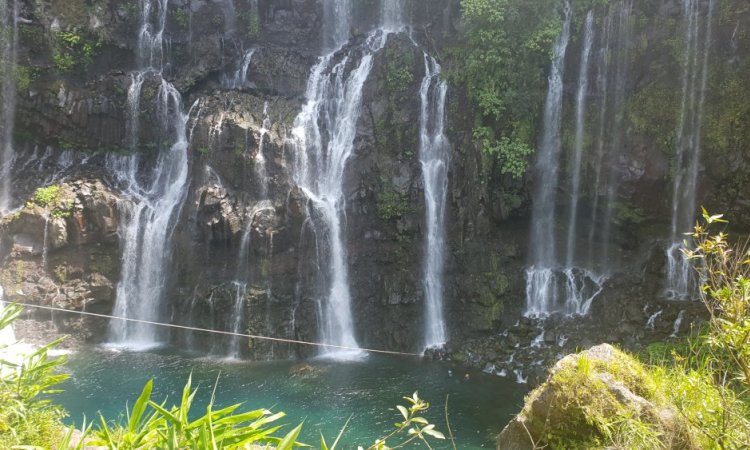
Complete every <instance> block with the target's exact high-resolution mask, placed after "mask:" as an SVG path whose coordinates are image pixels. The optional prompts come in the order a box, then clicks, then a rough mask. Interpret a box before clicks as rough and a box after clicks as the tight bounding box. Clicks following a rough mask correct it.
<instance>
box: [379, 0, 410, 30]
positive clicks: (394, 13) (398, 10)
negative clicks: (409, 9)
mask: <svg viewBox="0 0 750 450" xmlns="http://www.w3.org/2000/svg"><path fill="white" fill-rule="evenodd" d="M403 2H404V0H381V3H380V24H381V27H382V28H383V29H384V30H388V31H394V32H396V31H400V30H401V29H402V28H403V27H404V5H403Z"/></svg>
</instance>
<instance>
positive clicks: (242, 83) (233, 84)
mask: <svg viewBox="0 0 750 450" xmlns="http://www.w3.org/2000/svg"><path fill="white" fill-rule="evenodd" d="M256 50H257V49H255V48H251V49H250V50H248V51H246V52H245V54H244V55H243V56H242V61H240V64H239V66H238V67H237V70H236V71H235V72H234V74H232V77H231V78H229V77H227V79H226V80H225V81H224V84H225V85H226V86H227V87H228V88H230V89H242V88H245V87H247V71H248V70H249V69H250V63H252V62H253V55H255V51H256Z"/></svg>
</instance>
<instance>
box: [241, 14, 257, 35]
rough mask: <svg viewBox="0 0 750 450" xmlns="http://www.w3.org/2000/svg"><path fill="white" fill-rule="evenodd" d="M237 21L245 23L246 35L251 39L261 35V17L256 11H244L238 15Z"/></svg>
mask: <svg viewBox="0 0 750 450" xmlns="http://www.w3.org/2000/svg"><path fill="white" fill-rule="evenodd" d="M237 22H238V23H239V24H241V25H243V28H244V30H245V35H246V36H247V37H248V38H250V39H257V38H258V37H260V17H258V14H257V13H256V12H254V11H243V12H241V13H239V14H238V15H237Z"/></svg>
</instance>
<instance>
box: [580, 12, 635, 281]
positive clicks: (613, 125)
mask: <svg viewBox="0 0 750 450" xmlns="http://www.w3.org/2000/svg"><path fill="white" fill-rule="evenodd" d="M632 21H633V0H620V1H619V2H617V3H611V4H610V5H609V6H608V8H607V11H606V15H605V16H604V18H603V20H602V22H603V24H602V31H601V33H600V34H601V38H600V47H599V49H598V52H597V55H596V62H597V80H596V97H597V98H598V99H599V102H598V104H597V106H598V109H599V118H598V120H599V123H598V129H597V132H596V134H595V136H596V141H595V145H596V147H595V156H594V164H593V168H594V180H593V181H594V187H593V191H594V192H593V196H592V197H593V198H592V207H591V211H592V212H591V218H590V221H591V225H590V228H589V249H588V264H589V266H591V267H596V268H597V270H598V271H599V272H606V271H608V270H611V265H612V261H611V258H610V254H609V248H610V243H611V232H612V229H611V228H612V222H613V215H614V209H615V204H616V200H617V192H618V186H617V179H618V173H617V170H616V166H617V162H618V159H619V155H620V154H621V152H622V148H621V147H622V143H623V133H624V130H623V120H624V111H625V107H626V105H625V101H626V87H627V86H626V84H627V80H628V76H629V66H630V63H629V52H630V45H631V42H630V41H631V32H632Z"/></svg>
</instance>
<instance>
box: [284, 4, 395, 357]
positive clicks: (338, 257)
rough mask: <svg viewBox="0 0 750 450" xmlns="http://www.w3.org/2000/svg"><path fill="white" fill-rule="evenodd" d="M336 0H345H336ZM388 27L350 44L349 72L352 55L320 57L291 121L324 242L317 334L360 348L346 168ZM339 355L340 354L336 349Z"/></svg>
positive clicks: (299, 174) (300, 175) (299, 180)
mask: <svg viewBox="0 0 750 450" xmlns="http://www.w3.org/2000/svg"><path fill="white" fill-rule="evenodd" d="M336 3H337V4H339V3H341V4H343V3H347V2H336ZM387 37H388V33H386V32H383V31H381V30H376V31H374V32H371V33H370V34H369V35H368V37H367V39H366V40H365V42H364V43H363V44H361V45H360V46H359V48H357V49H354V50H355V51H356V52H357V54H360V53H361V57H360V61H359V64H358V65H357V66H356V67H354V68H353V69H352V70H351V71H350V72H348V73H347V70H346V69H347V67H348V65H349V63H350V57H351V56H352V55H350V54H347V55H346V56H344V57H343V58H342V59H341V60H340V61H338V62H336V61H335V60H334V58H335V52H334V53H330V54H328V55H326V56H324V57H322V58H320V60H319V61H318V63H317V64H316V65H315V66H314V67H313V69H312V71H311V75H310V78H309V80H308V84H307V91H306V98H307V103H306V104H305V105H304V106H303V108H302V111H301V112H300V114H299V115H298V116H297V118H296V119H295V121H294V129H293V130H292V139H293V142H292V145H293V146H294V149H295V157H296V161H295V170H294V182H295V183H296V185H297V186H299V187H300V188H301V189H302V190H303V191H304V192H305V193H306V195H307V196H308V197H309V198H310V200H311V204H312V211H311V212H310V213H311V216H312V218H313V227H314V228H316V230H315V232H316V234H320V235H324V236H325V237H326V238H325V242H327V244H328V249H327V250H328V251H327V255H325V256H324V257H326V258H327V259H328V261H327V263H325V264H321V266H324V267H325V266H327V267H328V268H329V274H328V276H329V278H330V279H329V280H328V293H327V295H325V298H322V299H321V301H320V308H319V310H320V318H321V323H320V329H321V340H322V342H324V343H327V344H335V345H342V346H347V347H353V348H358V344H357V340H356V339H355V337H354V324H353V319H352V312H351V293H350V290H349V274H348V272H349V269H348V266H347V257H346V247H345V229H344V223H345V214H346V199H345V196H344V189H343V187H344V186H343V184H344V171H345V169H346V165H347V161H348V160H349V157H350V156H351V154H352V151H353V149H354V138H355V135H356V129H357V122H358V121H359V118H360V115H361V112H362V89H363V87H364V84H365V81H366V80H367V78H368V76H369V74H370V70H371V69H372V62H373V61H372V59H373V55H374V54H375V53H376V52H377V51H379V50H380V49H382V48H383V46H384V45H385V42H386V40H387ZM340 356H343V355H340Z"/></svg>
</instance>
